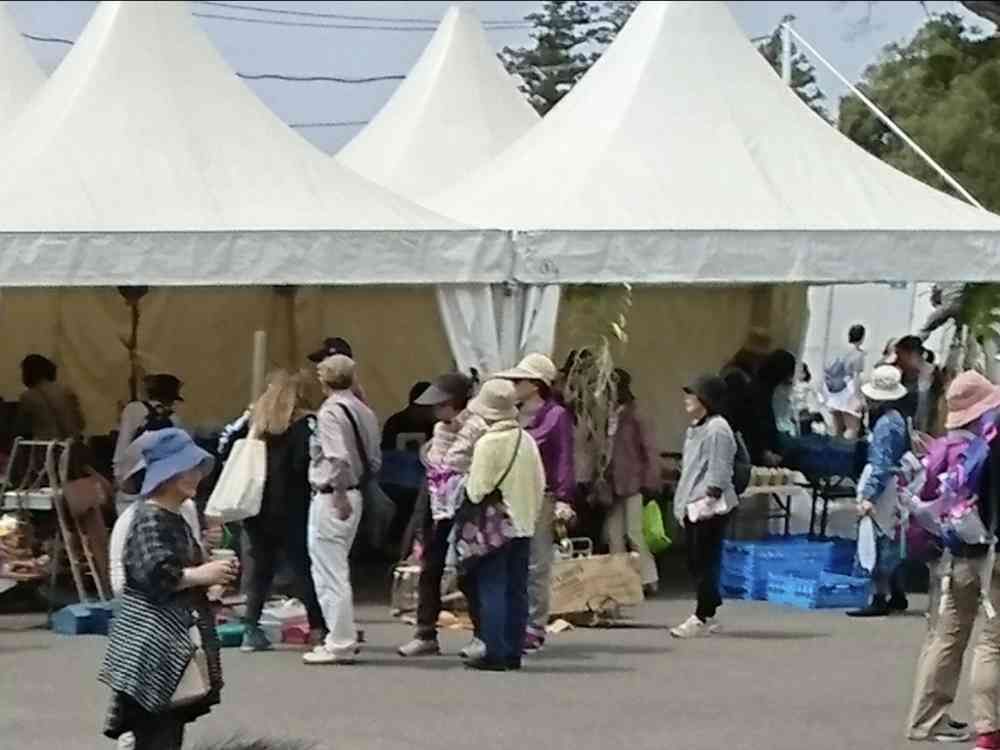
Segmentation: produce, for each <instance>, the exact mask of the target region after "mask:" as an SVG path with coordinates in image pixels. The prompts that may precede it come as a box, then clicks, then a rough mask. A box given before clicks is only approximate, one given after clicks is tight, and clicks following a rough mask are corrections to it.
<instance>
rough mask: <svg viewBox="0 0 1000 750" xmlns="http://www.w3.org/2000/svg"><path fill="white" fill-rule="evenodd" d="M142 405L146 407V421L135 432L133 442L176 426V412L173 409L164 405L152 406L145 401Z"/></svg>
mask: <svg viewBox="0 0 1000 750" xmlns="http://www.w3.org/2000/svg"><path fill="white" fill-rule="evenodd" d="M142 405H143V406H145V407H146V420H145V421H144V422H143V423H142V424H141V425H139V429H138V430H136V431H135V437H133V438H132V440H133V441H134V440H135V439H136V438H138V437H139V436H140V435H143V434H145V433H147V432H153V431H154V430H167V429H170V428H171V427H173V426H174V420H173V416H174V410H173V409H172V408H171V407H169V406H164V405H163V404H152V403H150V402H149V401H143V402H142Z"/></svg>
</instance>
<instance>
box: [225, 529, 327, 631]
mask: <svg viewBox="0 0 1000 750" xmlns="http://www.w3.org/2000/svg"><path fill="white" fill-rule="evenodd" d="M243 529H244V531H246V539H245V541H246V543H247V546H246V548H244V549H243V575H244V579H245V581H246V587H245V588H246V594H247V613H246V618H245V621H246V623H247V624H248V625H254V626H256V625H257V624H258V623H259V622H260V614H261V612H262V611H263V609H264V603H265V602H266V601H267V598H268V597H269V596H270V595H271V584H272V583H273V582H274V574H275V572H276V571H277V568H278V553H279V552H280V551H281V550H282V548H284V550H285V555H286V557H287V558H288V563H289V565H291V567H292V571H293V572H294V573H295V577H296V583H297V585H298V589H299V591H298V593H299V595H300V596H301V597H302V603H303V604H305V607H306V613H307V615H308V617H309V627H310V628H311V629H313V630H325V629H326V626H325V624H324V621H323V610H322V609H320V606H319V601H318V600H317V599H316V587H315V585H314V584H313V578H312V567H311V565H310V564H309V551H308V548H307V546H306V533H305V524H302V528H301V529H299V524H296V523H289V525H288V528H287V529H278V530H277V533H276V532H275V530H274V529H267V528H265V527H264V526H263V524H260V523H254V522H253V521H252V520H251V521H248V522H246V523H244V524H243ZM282 532H284V533H282ZM300 537H301V538H300Z"/></svg>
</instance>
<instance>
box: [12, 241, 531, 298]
mask: <svg viewBox="0 0 1000 750" xmlns="http://www.w3.org/2000/svg"><path fill="white" fill-rule="evenodd" d="M512 253H513V246H512V239H511V236H510V234H509V233H507V232H501V231H494V230H421V231H417V230H413V231H390V230H372V231H346V230H330V231H243V232H236V231H218V232H158V231H150V232H0V279H2V280H3V282H2V283H3V285H4V286H6V287H41V286H120V285H125V286H127V285H136V284H146V285H150V286H219V285H233V286H236V285H239V286H245V285H266V286H270V285H301V286H309V285H330V284H337V285H356V284H367V285H387V284H447V283H459V284H462V283H499V282H503V281H507V280H508V278H509V277H510V269H511V266H512V262H513V257H512Z"/></svg>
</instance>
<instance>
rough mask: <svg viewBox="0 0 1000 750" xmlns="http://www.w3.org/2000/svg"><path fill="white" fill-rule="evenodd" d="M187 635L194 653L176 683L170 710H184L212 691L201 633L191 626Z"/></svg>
mask: <svg viewBox="0 0 1000 750" xmlns="http://www.w3.org/2000/svg"><path fill="white" fill-rule="evenodd" d="M189 633H190V636H191V643H192V644H193V645H194V653H193V654H191V660H190V661H189V662H188V665H187V667H185V669H184V673H183V674H182V675H181V681H180V682H179V683H177V688H176V689H175V690H174V694H173V695H172V696H171V697H170V708H171V709H176V708H184V707H185V706H190V705H191V704H193V703H197V702H198V701H200V700H204V699H205V698H207V697H208V694H209V693H210V692H211V690H212V682H211V679H210V678H209V674H208V657H207V656H206V655H205V649H203V648H202V646H201V632H200V631H199V630H198V628H197V626H192V627H191V629H190V631H189Z"/></svg>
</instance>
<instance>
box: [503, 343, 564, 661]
mask: <svg viewBox="0 0 1000 750" xmlns="http://www.w3.org/2000/svg"><path fill="white" fill-rule="evenodd" d="M558 375H559V371H558V370H557V369H556V366H555V365H554V364H553V363H552V360H551V359H549V358H548V357H546V356H545V355H544V354H529V355H528V356H527V357H525V358H524V359H522V360H521V362H520V364H519V365H518V366H517V367H515V368H514V369H512V370H507V371H506V372H502V373H499V374H497V375H496V377H497V378H499V379H502V380H508V381H510V382H512V383H513V384H514V389H515V392H516V397H517V403H518V404H519V405H520V421H521V426H522V427H523V428H524V429H526V430H527V431H528V433H529V434H530V435H531V437H532V438H534V440H535V443H536V444H537V445H538V450H539V452H540V453H541V456H542V464H543V465H544V467H545V501H544V503H543V504H542V509H541V512H540V514H539V516H538V524H537V528H536V531H535V536H534V539H533V541H532V547H531V576H530V580H529V583H528V592H529V595H530V598H531V613H530V615H529V620H528V631H527V635H526V636H525V639H524V651H525V653H528V654H531V653H536V652H538V651H540V650H541V649H542V647H543V646H544V645H545V629H546V627H547V626H548V624H549V588H550V586H551V581H552V559H553V556H552V544H553V541H554V525H555V508H556V504H557V503H559V504H560V505H562V504H565V506H566V507H567V508H568V507H569V506H571V505H572V502H573V495H574V493H575V491H576V471H575V469H574V463H573V431H574V426H573V415H572V414H570V412H569V410H568V409H567V408H566V407H565V406H563V405H562V404H561V403H559V401H558V399H556V397H555V393H554V392H553V390H552V385H553V383H555V381H556V378H557V377H558ZM570 512H571V511H570Z"/></svg>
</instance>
